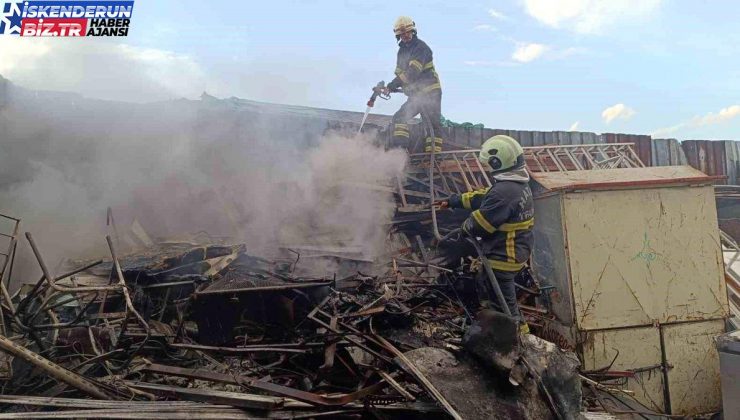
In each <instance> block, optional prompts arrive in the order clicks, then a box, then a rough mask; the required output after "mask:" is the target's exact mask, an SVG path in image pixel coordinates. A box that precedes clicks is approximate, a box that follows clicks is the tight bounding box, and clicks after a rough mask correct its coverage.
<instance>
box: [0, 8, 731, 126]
mask: <svg viewBox="0 0 740 420" xmlns="http://www.w3.org/2000/svg"><path fill="white" fill-rule="evenodd" d="M0 2H2V1H0ZM399 15H408V16H411V17H412V18H413V19H414V21H415V22H416V25H417V28H418V33H419V38H421V39H422V40H424V41H425V42H427V43H428V44H429V46H430V47H431V48H432V50H433V52H434V63H435V67H436V68H437V71H438V73H439V75H440V78H441V81H442V87H443V99H442V101H443V102H442V113H443V115H444V116H445V117H446V118H448V119H450V120H453V121H456V122H472V123H483V124H485V126H486V127H490V128H503V129H515V130H543V131H550V130H562V131H568V130H573V131H592V132H597V133H604V132H616V133H631V134H651V135H652V136H653V137H654V138H678V139H680V140H686V139H740V29H738V27H737V22H738V21H740V2H737V1H736V0H713V1H698V0H696V1H694V0H691V1H690V0H684V1H679V0H673V1H670V0H560V1H556V0H501V1H480V0H470V1H465V2H455V1H449V0H448V1H438V0H424V1H416V0H414V1H398V0H396V1H371V0H363V1H360V0H345V1H319V0H313V1H312V0H300V1H293V0H282V1H261V2H256V1H215V0H212V1H191V0H178V1H172V0H156V1H155V0H135V6H134V14H133V18H132V21H131V29H130V31H129V36H127V37H118V38H107V39H101V38H79V39H67V38H21V37H13V36H6V35H0V75H2V76H4V77H6V78H8V79H10V80H11V81H13V82H14V83H17V84H19V85H21V86H23V87H27V88H31V89H43V90H59V91H70V92H77V93H80V94H82V95H84V96H86V97H92V98H101V99H110V100H122V101H133V102H148V101H158V100H167V99H173V98H182V97H185V98H190V99H197V98H198V97H199V96H200V95H201V93H203V92H207V93H208V94H210V95H213V96H217V97H222V98H223V97H231V96H236V97H239V98H245V99H252V100H261V101H269V102H277V103H287V104H295V105H306V106H314V107H323V108H332V109H342V110H350V111H364V108H365V102H366V101H367V98H368V96H369V94H370V88H371V87H372V86H374V85H375V84H376V83H377V82H378V81H379V80H385V81H386V82H389V81H390V80H391V79H392V77H393V69H394V68H395V59H396V51H397V45H396V42H395V38H394V36H393V32H392V26H393V22H394V20H395V19H396V17H397V16H399ZM404 99H405V98H404V97H403V96H402V95H396V96H395V97H394V98H393V99H392V100H390V101H388V102H382V101H380V102H379V103H378V104H377V105H376V107H375V112H379V113H384V114H392V113H393V112H395V111H396V109H398V107H399V106H400V105H401V104H402V103H403V101H404Z"/></svg>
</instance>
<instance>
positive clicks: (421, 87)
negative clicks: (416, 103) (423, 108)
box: [388, 35, 442, 96]
mask: <svg viewBox="0 0 740 420" xmlns="http://www.w3.org/2000/svg"><path fill="white" fill-rule="evenodd" d="M395 74H396V78H395V79H393V80H392V81H391V82H390V83H388V89H390V90H395V89H397V88H399V87H403V93H405V94H406V96H412V95H416V94H419V93H427V92H431V91H434V90H441V89H442V85H441V84H440V83H439V76H438V75H437V72H436V71H435V70H434V63H433V62H432V50H431V49H430V48H429V46H428V45H427V44H426V43H425V42H424V41H422V40H420V39H419V38H417V37H416V35H414V37H413V38H412V39H411V41H409V42H402V43H401V46H400V47H399V49H398V58H397V59H396V71H395Z"/></svg>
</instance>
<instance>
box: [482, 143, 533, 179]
mask: <svg viewBox="0 0 740 420" xmlns="http://www.w3.org/2000/svg"><path fill="white" fill-rule="evenodd" d="M478 160H479V161H481V163H485V164H488V165H489V166H490V167H491V169H493V171H494V172H504V171H508V170H510V169H513V168H519V167H522V166H524V149H522V146H520V145H519V143H518V142H517V141H516V140H514V139H513V138H511V137H509V136H503V135H498V136H493V137H491V138H490V139H488V140H486V141H485V143H483V145H482V146H481V148H480V153H478Z"/></svg>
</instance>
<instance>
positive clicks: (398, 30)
mask: <svg viewBox="0 0 740 420" xmlns="http://www.w3.org/2000/svg"><path fill="white" fill-rule="evenodd" d="M408 31H416V24H415V23H414V21H413V19H411V18H410V17H408V16H399V17H398V19H396V23H394V24H393V33H394V34H396V36H397V37H398V36H401V34H404V33H406V32H408Z"/></svg>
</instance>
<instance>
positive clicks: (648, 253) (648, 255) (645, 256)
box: [630, 232, 658, 265]
mask: <svg viewBox="0 0 740 420" xmlns="http://www.w3.org/2000/svg"><path fill="white" fill-rule="evenodd" d="M636 259H641V260H644V261H645V262H646V263H647V264H648V265H650V263H651V262H653V261H655V260H656V259H658V253H657V252H655V250H654V249H653V248H652V247H651V246H650V239H648V235H647V232H645V237H644V238H643V240H642V249H641V250H640V252H638V253H637V254H635V256H634V257H632V259H631V260H630V261H634V260H636Z"/></svg>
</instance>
